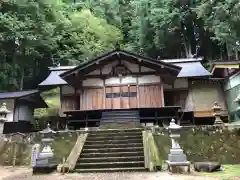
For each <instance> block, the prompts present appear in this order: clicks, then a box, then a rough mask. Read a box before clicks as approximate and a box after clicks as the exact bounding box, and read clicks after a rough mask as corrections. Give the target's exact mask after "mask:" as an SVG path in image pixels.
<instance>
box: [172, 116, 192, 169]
mask: <svg viewBox="0 0 240 180" xmlns="http://www.w3.org/2000/svg"><path fill="white" fill-rule="evenodd" d="M181 129H182V126H179V125H178V124H176V123H175V120H174V119H172V120H171V122H170V125H169V127H168V130H169V133H170V138H171V142H172V148H171V149H170V153H169V154H168V160H167V164H168V169H169V170H170V171H171V172H172V171H173V168H176V167H177V166H187V167H188V172H190V163H189V161H187V157H186V155H185V154H184V152H183V150H182V149H181V147H180V145H179V143H178V140H179V138H180V133H181Z"/></svg>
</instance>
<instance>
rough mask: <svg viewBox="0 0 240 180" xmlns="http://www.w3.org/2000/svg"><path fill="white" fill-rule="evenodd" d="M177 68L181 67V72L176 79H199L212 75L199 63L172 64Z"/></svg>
mask: <svg viewBox="0 0 240 180" xmlns="http://www.w3.org/2000/svg"><path fill="white" fill-rule="evenodd" d="M174 64H175V65H177V66H180V67H182V70H181V71H180V73H179V74H178V76H177V77H200V76H211V75H212V74H211V73H210V72H209V71H208V70H206V69H205V68H204V67H203V65H202V64H201V62H189V63H174Z"/></svg>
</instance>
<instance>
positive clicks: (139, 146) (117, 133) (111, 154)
mask: <svg viewBox="0 0 240 180" xmlns="http://www.w3.org/2000/svg"><path fill="white" fill-rule="evenodd" d="M144 170H145V168H144V149H143V140H142V129H141V128H135V129H118V130H98V131H92V132H89V135H88V137H87V139H86V142H85V144H84V146H83V150H82V153H81V155H80V156H79V158H78V161H77V163H76V166H75V171H76V172H115V171H144Z"/></svg>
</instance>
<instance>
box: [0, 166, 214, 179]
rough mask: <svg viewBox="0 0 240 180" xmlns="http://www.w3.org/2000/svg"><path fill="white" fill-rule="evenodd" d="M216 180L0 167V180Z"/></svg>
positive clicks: (159, 174) (182, 176) (158, 173)
mask: <svg viewBox="0 0 240 180" xmlns="http://www.w3.org/2000/svg"><path fill="white" fill-rule="evenodd" d="M65 179H67V180H78V179H79V180H159V179H163V180H217V178H210V177H200V176H193V175H171V174H169V173H167V172H156V173H148V172H141V173H140V172H137V173H94V174H93V173H84V174H77V173H73V174H65V175H62V174H57V173H54V174H51V175H34V176H33V175H32V171H31V169H27V168H17V169H16V168H15V169H14V168H6V167H2V168H1V167H0V180H65Z"/></svg>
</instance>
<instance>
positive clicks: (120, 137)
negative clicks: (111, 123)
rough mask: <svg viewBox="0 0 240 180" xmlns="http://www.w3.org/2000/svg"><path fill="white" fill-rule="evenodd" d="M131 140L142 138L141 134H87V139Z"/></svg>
mask: <svg viewBox="0 0 240 180" xmlns="http://www.w3.org/2000/svg"><path fill="white" fill-rule="evenodd" d="M126 139H129V140H132V139H142V136H139V135H137V136H112V137H111V136H92V137H91V136H89V137H87V141H107V140H126Z"/></svg>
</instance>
